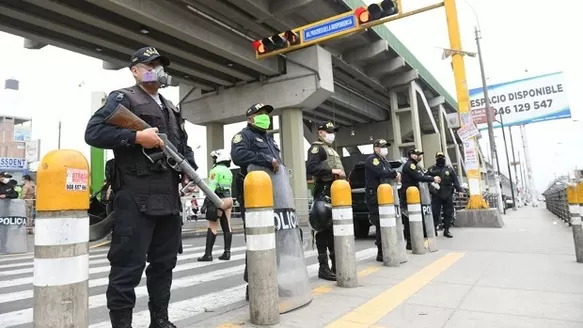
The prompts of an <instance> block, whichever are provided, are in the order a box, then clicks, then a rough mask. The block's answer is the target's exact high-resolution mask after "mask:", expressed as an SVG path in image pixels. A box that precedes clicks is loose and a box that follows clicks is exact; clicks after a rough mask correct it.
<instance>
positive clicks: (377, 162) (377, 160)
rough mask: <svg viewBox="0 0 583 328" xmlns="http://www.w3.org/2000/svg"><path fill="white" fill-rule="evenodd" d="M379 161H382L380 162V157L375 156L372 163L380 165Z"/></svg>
mask: <svg viewBox="0 0 583 328" xmlns="http://www.w3.org/2000/svg"><path fill="white" fill-rule="evenodd" d="M379 163H380V162H379V159H378V158H374V159H373V160H372V165H374V166H377V165H379Z"/></svg>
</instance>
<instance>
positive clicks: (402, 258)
mask: <svg viewBox="0 0 583 328" xmlns="http://www.w3.org/2000/svg"><path fill="white" fill-rule="evenodd" d="M391 186H392V187H393V197H394V199H395V220H396V221H397V258H399V262H401V263H405V262H407V251H406V250H405V236H404V235H403V228H404V227H403V221H402V218H401V202H400V198H399V185H397V183H396V182H395V181H394V180H393V181H392V182H391Z"/></svg>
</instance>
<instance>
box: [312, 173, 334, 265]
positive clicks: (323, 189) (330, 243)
mask: <svg viewBox="0 0 583 328" xmlns="http://www.w3.org/2000/svg"><path fill="white" fill-rule="evenodd" d="M331 186H332V181H330V182H320V181H318V182H316V183H315V184H314V195H313V196H314V201H316V200H319V199H322V198H323V197H325V196H328V197H330V187H331ZM330 221H332V218H330ZM316 249H317V250H318V255H326V249H328V251H329V252H330V257H333V256H334V230H333V228H332V226H331V227H330V228H329V229H326V230H322V231H320V232H317V233H316Z"/></svg>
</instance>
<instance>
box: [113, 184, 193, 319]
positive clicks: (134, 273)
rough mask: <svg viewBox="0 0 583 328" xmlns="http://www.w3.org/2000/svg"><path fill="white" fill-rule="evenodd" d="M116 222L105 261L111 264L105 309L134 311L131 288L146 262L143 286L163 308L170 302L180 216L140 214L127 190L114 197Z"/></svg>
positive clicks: (179, 239)
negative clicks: (144, 283) (147, 263)
mask: <svg viewBox="0 0 583 328" xmlns="http://www.w3.org/2000/svg"><path fill="white" fill-rule="evenodd" d="M114 202H115V210H116V212H115V213H116V214H115V215H116V220H115V225H114V227H113V234H112V238H111V247H110V249H109V253H108V254H107V258H108V260H109V262H110V264H111V271H110V273H109V286H108V287H107V291H106V297H107V308H108V309H110V310H114V311H115V310H124V309H133V308H134V305H135V302H136V294H135V292H134V288H135V287H136V286H137V285H138V284H139V283H140V280H141V278H142V272H144V267H145V266H146V260H147V261H148V262H149V263H150V264H149V265H148V268H147V269H146V285H147V288H148V294H149V296H150V302H151V303H152V304H153V305H154V306H156V307H162V308H166V307H167V306H168V302H169V301H170V286H171V285H172V270H173V269H174V267H175V266H176V261H177V255H178V248H179V245H180V241H181V229H182V220H181V219H180V216H179V215H169V216H151V215H146V214H144V213H141V212H140V211H139V209H138V206H137V204H136V202H135V200H134V198H133V197H132V195H131V194H130V192H129V191H127V190H122V191H119V192H118V193H117V195H116V197H115V201H114Z"/></svg>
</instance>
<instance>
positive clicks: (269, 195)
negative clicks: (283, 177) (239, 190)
mask: <svg viewBox="0 0 583 328" xmlns="http://www.w3.org/2000/svg"><path fill="white" fill-rule="evenodd" d="M243 193H244V197H245V198H244V199H245V208H266V207H273V187H272V184H271V177H270V176H269V174H267V172H264V171H252V172H249V173H247V176H246V177H245V181H244V182H243Z"/></svg>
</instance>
